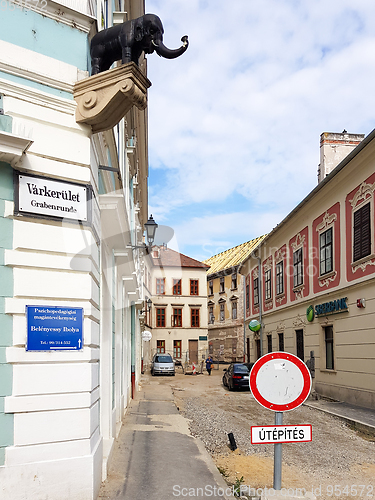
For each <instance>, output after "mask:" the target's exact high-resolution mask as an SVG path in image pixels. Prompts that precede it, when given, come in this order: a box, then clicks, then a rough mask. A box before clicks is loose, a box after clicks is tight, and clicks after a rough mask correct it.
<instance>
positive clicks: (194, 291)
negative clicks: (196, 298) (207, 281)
mask: <svg viewBox="0 0 375 500" xmlns="http://www.w3.org/2000/svg"><path fill="white" fill-rule="evenodd" d="M190 295H199V286H198V280H190Z"/></svg>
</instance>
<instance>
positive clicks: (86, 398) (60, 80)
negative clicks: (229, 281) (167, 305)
mask: <svg viewBox="0 0 375 500" xmlns="http://www.w3.org/2000/svg"><path fill="white" fill-rule="evenodd" d="M1 7H2V8H1V10H2V12H1V16H0V27H1V29H0V33H1V35H0V498H1V499H2V500H8V499H9V500H10V499H11V500H25V499H33V500H35V499H41V498H49V499H51V500H59V499H61V500H62V499H67V498H72V499H74V500H81V499H82V500H88V499H95V498H96V497H97V495H98V492H99V487H100V484H101V482H102V480H103V479H105V477H106V473H107V467H108V462H109V461H110V458H111V453H112V447H113V442H114V440H115V438H116V436H117V435H118V432H119V429H120V427H121V422H122V417H123V415H124V412H126V409H127V407H128V405H129V402H130V399H131V398H132V397H133V396H134V394H135V391H137V387H138V383H139V378H140V374H141V342H142V341H141V323H140V309H141V306H142V303H143V296H142V293H143V288H142V278H141V276H142V269H143V263H142V262H143V254H144V252H143V251H142V242H143V228H144V224H145V222H146V221H147V219H148V204H147V177H148V158H147V137H146V133H147V110H146V109H145V99H146V90H147V86H149V84H150V82H148V80H147V77H146V61H145V59H144V56H141V57H140V60H139V63H138V66H136V67H135V69H132V68H130V72H131V73H132V74H136V77H137V79H138V80H137V81H138V82H141V84H140V86H141V87H142V89H141V90H140V92H141V94H142V95H140V96H138V101H139V103H140V104H139V106H133V105H130V104H129V103H128V104H127V105H126V106H127V107H123V108H122V116H120V115H119V117H118V120H117V122H116V124H115V125H114V126H113V125H112V124H111V126H107V127H106V125H105V124H104V125H103V123H101V124H100V126H99V125H97V124H96V125H95V120H94V122H93V123H89V122H88V121H86V122H85V119H80V121H79V122H78V120H77V102H76V94H77V88H78V90H79V88H80V87H79V86H80V85H81V83H82V82H86V81H87V82H89V84H90V81H91V80H90V66H91V64H90V51H89V45H90V44H89V42H90V40H91V38H92V37H93V36H94V35H95V33H97V32H98V30H99V31H100V30H101V29H103V28H106V27H108V26H111V25H113V24H115V23H116V22H122V21H124V20H126V19H133V18H137V17H139V16H141V15H143V14H144V3H143V2H142V1H140V0H125V1H119V0H113V1H112V0H108V1H107V0H80V1H77V0H59V1H53V0H48V2H47V1H44V2H43V1H41V2H24V1H23V0H22V1H21V0H6V1H5V2H2V6H1ZM131 65H132V67H133V66H135V64H134V63H131ZM117 70H118V68H117V66H116V67H115V68H114V69H110V70H109V71H108V72H107V73H108V75H113V74H114V75H115V76H114V77H115V78H116V75H117V73H116V71H117ZM125 70H126V71H127V69H126V68H125V69H124V70H123V69H119V71H125ZM113 72H114V73H113ZM107 73H106V75H103V74H101V75H96V76H94V77H91V78H97V79H106V78H107ZM108 78H109V77H108ZM111 78H112V76H111ZM129 78H130V77H129ZM95 81H96V80H95ZM101 81H102V80H101ZM90 92H94V91H91V90H89V96H88V97H87V96H86V97H85V98H84V100H85V103H86V104H85V106H86V108H87V109H91V108H90V107H92V106H93V104H92V102H93V101H95V99H94V98H93V93H90ZM91 98H92V100H90V99H91ZM124 113H125V114H124ZM95 127H97V128H96V129H95ZM99 129H100V131H98V130H99Z"/></svg>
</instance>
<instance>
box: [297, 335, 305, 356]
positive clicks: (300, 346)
mask: <svg viewBox="0 0 375 500" xmlns="http://www.w3.org/2000/svg"><path fill="white" fill-rule="evenodd" d="M296 344H297V356H298V357H299V358H300V359H301V360H302V361H304V358H305V346H304V341H303V330H296Z"/></svg>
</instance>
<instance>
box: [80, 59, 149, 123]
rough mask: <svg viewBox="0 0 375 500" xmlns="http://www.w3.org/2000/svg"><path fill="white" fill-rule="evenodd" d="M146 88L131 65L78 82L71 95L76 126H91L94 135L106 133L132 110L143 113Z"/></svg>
mask: <svg viewBox="0 0 375 500" xmlns="http://www.w3.org/2000/svg"><path fill="white" fill-rule="evenodd" d="M150 86H151V82H150V81H149V80H148V79H147V78H146V77H145V75H144V74H143V73H142V72H141V71H140V69H139V68H138V66H137V65H136V64H135V63H133V62H131V63H129V64H124V65H122V66H119V67H118V68H115V69H110V70H108V71H103V72H102V73H99V74H98V75H94V76H90V77H89V78H85V79H84V80H80V81H79V82H77V83H76V84H75V85H74V93H73V95H74V99H75V100H76V102H77V109H76V122H77V123H86V124H87V125H91V128H92V131H93V132H94V133H96V132H103V131H105V130H110V129H111V128H113V127H114V126H115V125H117V124H118V123H119V121H120V120H121V118H123V117H124V116H125V115H126V113H127V112H128V111H129V110H130V109H131V108H132V107H133V106H136V107H137V108H138V109H141V110H143V109H146V107H147V89H148V88H149V87H150Z"/></svg>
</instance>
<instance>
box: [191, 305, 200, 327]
mask: <svg viewBox="0 0 375 500" xmlns="http://www.w3.org/2000/svg"><path fill="white" fill-rule="evenodd" d="M191 327H192V328H199V309H191Z"/></svg>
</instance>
